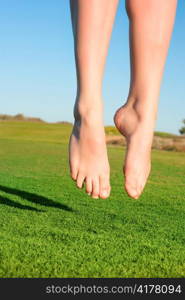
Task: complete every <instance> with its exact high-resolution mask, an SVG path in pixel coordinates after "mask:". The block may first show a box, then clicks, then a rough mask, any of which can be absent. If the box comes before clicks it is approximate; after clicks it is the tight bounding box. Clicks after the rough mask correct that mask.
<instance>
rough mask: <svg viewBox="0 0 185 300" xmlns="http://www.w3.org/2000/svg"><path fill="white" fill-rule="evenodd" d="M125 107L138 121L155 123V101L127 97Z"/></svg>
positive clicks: (146, 98) (143, 97) (141, 97)
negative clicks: (132, 112)
mask: <svg viewBox="0 0 185 300" xmlns="http://www.w3.org/2000/svg"><path fill="white" fill-rule="evenodd" d="M126 106H127V107H128V108H129V107H130V108H131V109H133V110H134V111H135V113H136V115H137V118H138V121H141V122H145V121H146V122H147V121H150V122H155V121H156V118H157V101H156V99H152V98H149V97H146V96H129V97H128V99H127V102H126Z"/></svg>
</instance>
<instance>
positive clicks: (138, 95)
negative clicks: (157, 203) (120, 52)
mask: <svg viewBox="0 0 185 300" xmlns="http://www.w3.org/2000/svg"><path fill="white" fill-rule="evenodd" d="M176 4H177V0H163V1H160V0H127V2H126V8H127V13H128V17H129V20H130V56H131V83H130V91H129V95H128V99H127V102H126V104H125V105H124V106H122V107H121V108H120V109H119V110H118V111H117V112H116V114H115V117H114V120H115V124H116V126H117V128H118V129H119V130H120V132H121V133H122V134H123V135H124V136H125V137H126V140H127V153H126V157H125V166H124V173H125V188H126V191H127V193H128V194H129V195H130V196H131V197H133V198H138V197H139V195H140V194H141V192H142V190H143V188H144V185H145V183H146V180H147V178H148V175H149V173H150V153H151V146H152V139H153V131H154V127H155V120H156V116H157V104H158V95H159V89H160V82H161V78H162V73H163V68H164V64H165V59H166V55H167V51H168V46H169V42H170V37H171V33H172V29H173V23H174V18H175V11H176Z"/></svg>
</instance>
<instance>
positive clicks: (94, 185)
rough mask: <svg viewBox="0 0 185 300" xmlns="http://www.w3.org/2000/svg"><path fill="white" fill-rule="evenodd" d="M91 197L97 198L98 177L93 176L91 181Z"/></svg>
mask: <svg viewBox="0 0 185 300" xmlns="http://www.w3.org/2000/svg"><path fill="white" fill-rule="evenodd" d="M92 198H94V199H98V198H99V178H98V177H97V178H94V179H93V181H92Z"/></svg>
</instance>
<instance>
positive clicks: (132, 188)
mask: <svg viewBox="0 0 185 300" xmlns="http://www.w3.org/2000/svg"><path fill="white" fill-rule="evenodd" d="M125 190H126V192H127V194H128V195H129V196H130V197H131V198H134V199H138V198H139V196H140V195H141V193H142V190H143V188H142V186H141V185H140V186H138V185H137V184H133V183H128V182H127V181H126V182H125Z"/></svg>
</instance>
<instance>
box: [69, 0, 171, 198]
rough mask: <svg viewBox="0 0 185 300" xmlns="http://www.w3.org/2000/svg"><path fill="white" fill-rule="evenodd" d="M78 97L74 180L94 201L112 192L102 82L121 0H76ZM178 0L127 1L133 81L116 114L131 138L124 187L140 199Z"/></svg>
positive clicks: (73, 10) (73, 2)
mask: <svg viewBox="0 0 185 300" xmlns="http://www.w3.org/2000/svg"><path fill="white" fill-rule="evenodd" d="M70 4H71V16H72V25H73V33H74V45H75V59H76V74H77V96H76V102H75V106H74V117H75V122H74V127H73V131H72V134H71V137H70V142H69V162H70V170H71V176H72V178H73V179H74V180H75V181H76V184H77V186H78V187H79V188H82V187H83V184H84V183H85V185H86V192H87V193H88V194H89V195H91V196H92V197H93V198H98V197H101V198H107V197H108V196H109V194H110V183H109V172H110V170H109V163H108V157H107V151H106V144H105V133H104V127H103V118H102V113H103V104H102V79H103V71H104V65H105V59H106V55H107V51H108V45H109V41H110V36H111V32H112V27H113V23H114V18H115V14H116V10H117V4H118V0H101V1H100V0H89V1H87V0H71V2H70ZM176 4H177V0H163V1H160V0H128V1H126V9H127V13H128V17H129V22H130V58H131V80H130V90H129V94H128V98H127V101H126V103H125V104H124V105H123V106H122V107H121V108H119V109H118V110H117V112H116V113H115V116H114V121H115V125H116V127H117V128H118V130H119V131H120V132H121V133H122V134H123V135H124V136H125V137H126V140H127V152H126V157H125V162H124V176H125V189H126V191H127V193H128V195H129V196H131V197H132V198H135V199H137V198H138V197H139V196H140V194H141V193H142V191H143V188H144V186H145V184H146V181H147V178H148V176H149V173H150V169H151V163H150V156H151V145H152V139H153V131H154V127H155V120H156V117H157V106H158V97H159V90H160V83H161V79H162V74H163V69H164V64H165V60H166V56H167V51H168V47H169V42H170V37H171V33H172V29H173V23H174V18H175V11H176Z"/></svg>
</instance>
